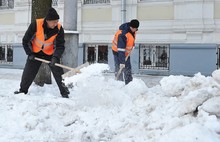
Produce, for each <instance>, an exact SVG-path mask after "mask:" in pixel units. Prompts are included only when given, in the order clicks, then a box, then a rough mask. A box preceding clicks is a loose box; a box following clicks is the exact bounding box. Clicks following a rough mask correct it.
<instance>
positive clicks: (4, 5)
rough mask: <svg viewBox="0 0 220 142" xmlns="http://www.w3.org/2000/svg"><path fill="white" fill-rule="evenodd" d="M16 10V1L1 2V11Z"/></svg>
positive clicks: (3, 0) (6, 0)
mask: <svg viewBox="0 0 220 142" xmlns="http://www.w3.org/2000/svg"><path fill="white" fill-rule="evenodd" d="M12 8H14V0H0V9H12Z"/></svg>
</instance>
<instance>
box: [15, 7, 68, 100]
mask: <svg viewBox="0 0 220 142" xmlns="http://www.w3.org/2000/svg"><path fill="white" fill-rule="evenodd" d="M58 21H59V15H58V13H57V12H56V10H55V9H54V8H50V9H49V11H48V13H47V16H46V17H45V18H44V19H36V21H35V22H33V23H31V24H30V26H29V28H28V29H27V31H26V33H25V35H24V37H23V42H22V44H23V47H24V50H25V52H26V54H27V55H28V58H27V61H26V65H25V68H24V71H23V74H22V79H21V83H20V89H19V90H18V91H15V92H14V93H15V94H19V93H24V94H27V93H28V89H29V87H30V85H31V84H32V82H33V81H34V78H35V76H36V74H37V73H38V70H39V68H40V66H41V62H40V61H37V60H35V59H34V58H35V57H39V58H42V59H46V60H50V61H51V62H50V64H49V67H50V69H51V71H52V73H53V76H54V78H55V81H56V83H57V85H58V87H59V90H60V94H61V95H62V97H64V98H69V96H68V94H69V93H70V92H69V90H68V88H67V87H66V86H65V85H64V83H63V82H62V74H63V73H64V71H63V69H62V68H60V67H57V66H55V63H59V62H60V58H61V56H62V54H63V52H64V49H65V47H64V43H65V40H64V30H63V28H62V26H61V24H60V23H59V22H58Z"/></svg>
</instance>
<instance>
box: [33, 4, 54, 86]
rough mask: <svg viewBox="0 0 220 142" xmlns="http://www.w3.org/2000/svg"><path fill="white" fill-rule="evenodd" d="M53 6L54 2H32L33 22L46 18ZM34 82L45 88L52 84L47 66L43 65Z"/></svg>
mask: <svg viewBox="0 0 220 142" xmlns="http://www.w3.org/2000/svg"><path fill="white" fill-rule="evenodd" d="M51 5H52V0H32V15H31V22H33V21H35V20H36V19H37V18H44V17H46V14H47V11H48V10H49V8H50V7H51ZM34 82H35V83H36V84H37V85H39V86H43V85H44V84H45V83H46V84H51V83H52V81H51V71H50V68H49V66H48V65H47V64H45V63H42V65H41V67H40V69H39V71H38V74H37V76H36V78H35V80H34Z"/></svg>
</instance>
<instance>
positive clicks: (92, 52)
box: [84, 44, 108, 63]
mask: <svg viewBox="0 0 220 142" xmlns="http://www.w3.org/2000/svg"><path fill="white" fill-rule="evenodd" d="M85 49H86V50H85V53H84V55H85V60H86V62H89V63H108V45H89V44H88V45H86V47H85Z"/></svg>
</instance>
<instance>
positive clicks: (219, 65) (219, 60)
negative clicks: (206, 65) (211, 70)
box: [216, 45, 220, 69]
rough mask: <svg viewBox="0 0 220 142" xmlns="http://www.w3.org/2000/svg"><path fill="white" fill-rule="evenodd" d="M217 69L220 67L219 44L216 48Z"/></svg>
mask: <svg viewBox="0 0 220 142" xmlns="http://www.w3.org/2000/svg"><path fill="white" fill-rule="evenodd" d="M216 54H217V64H216V65H217V69H219V68H220V45H218V48H217V53H216Z"/></svg>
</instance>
